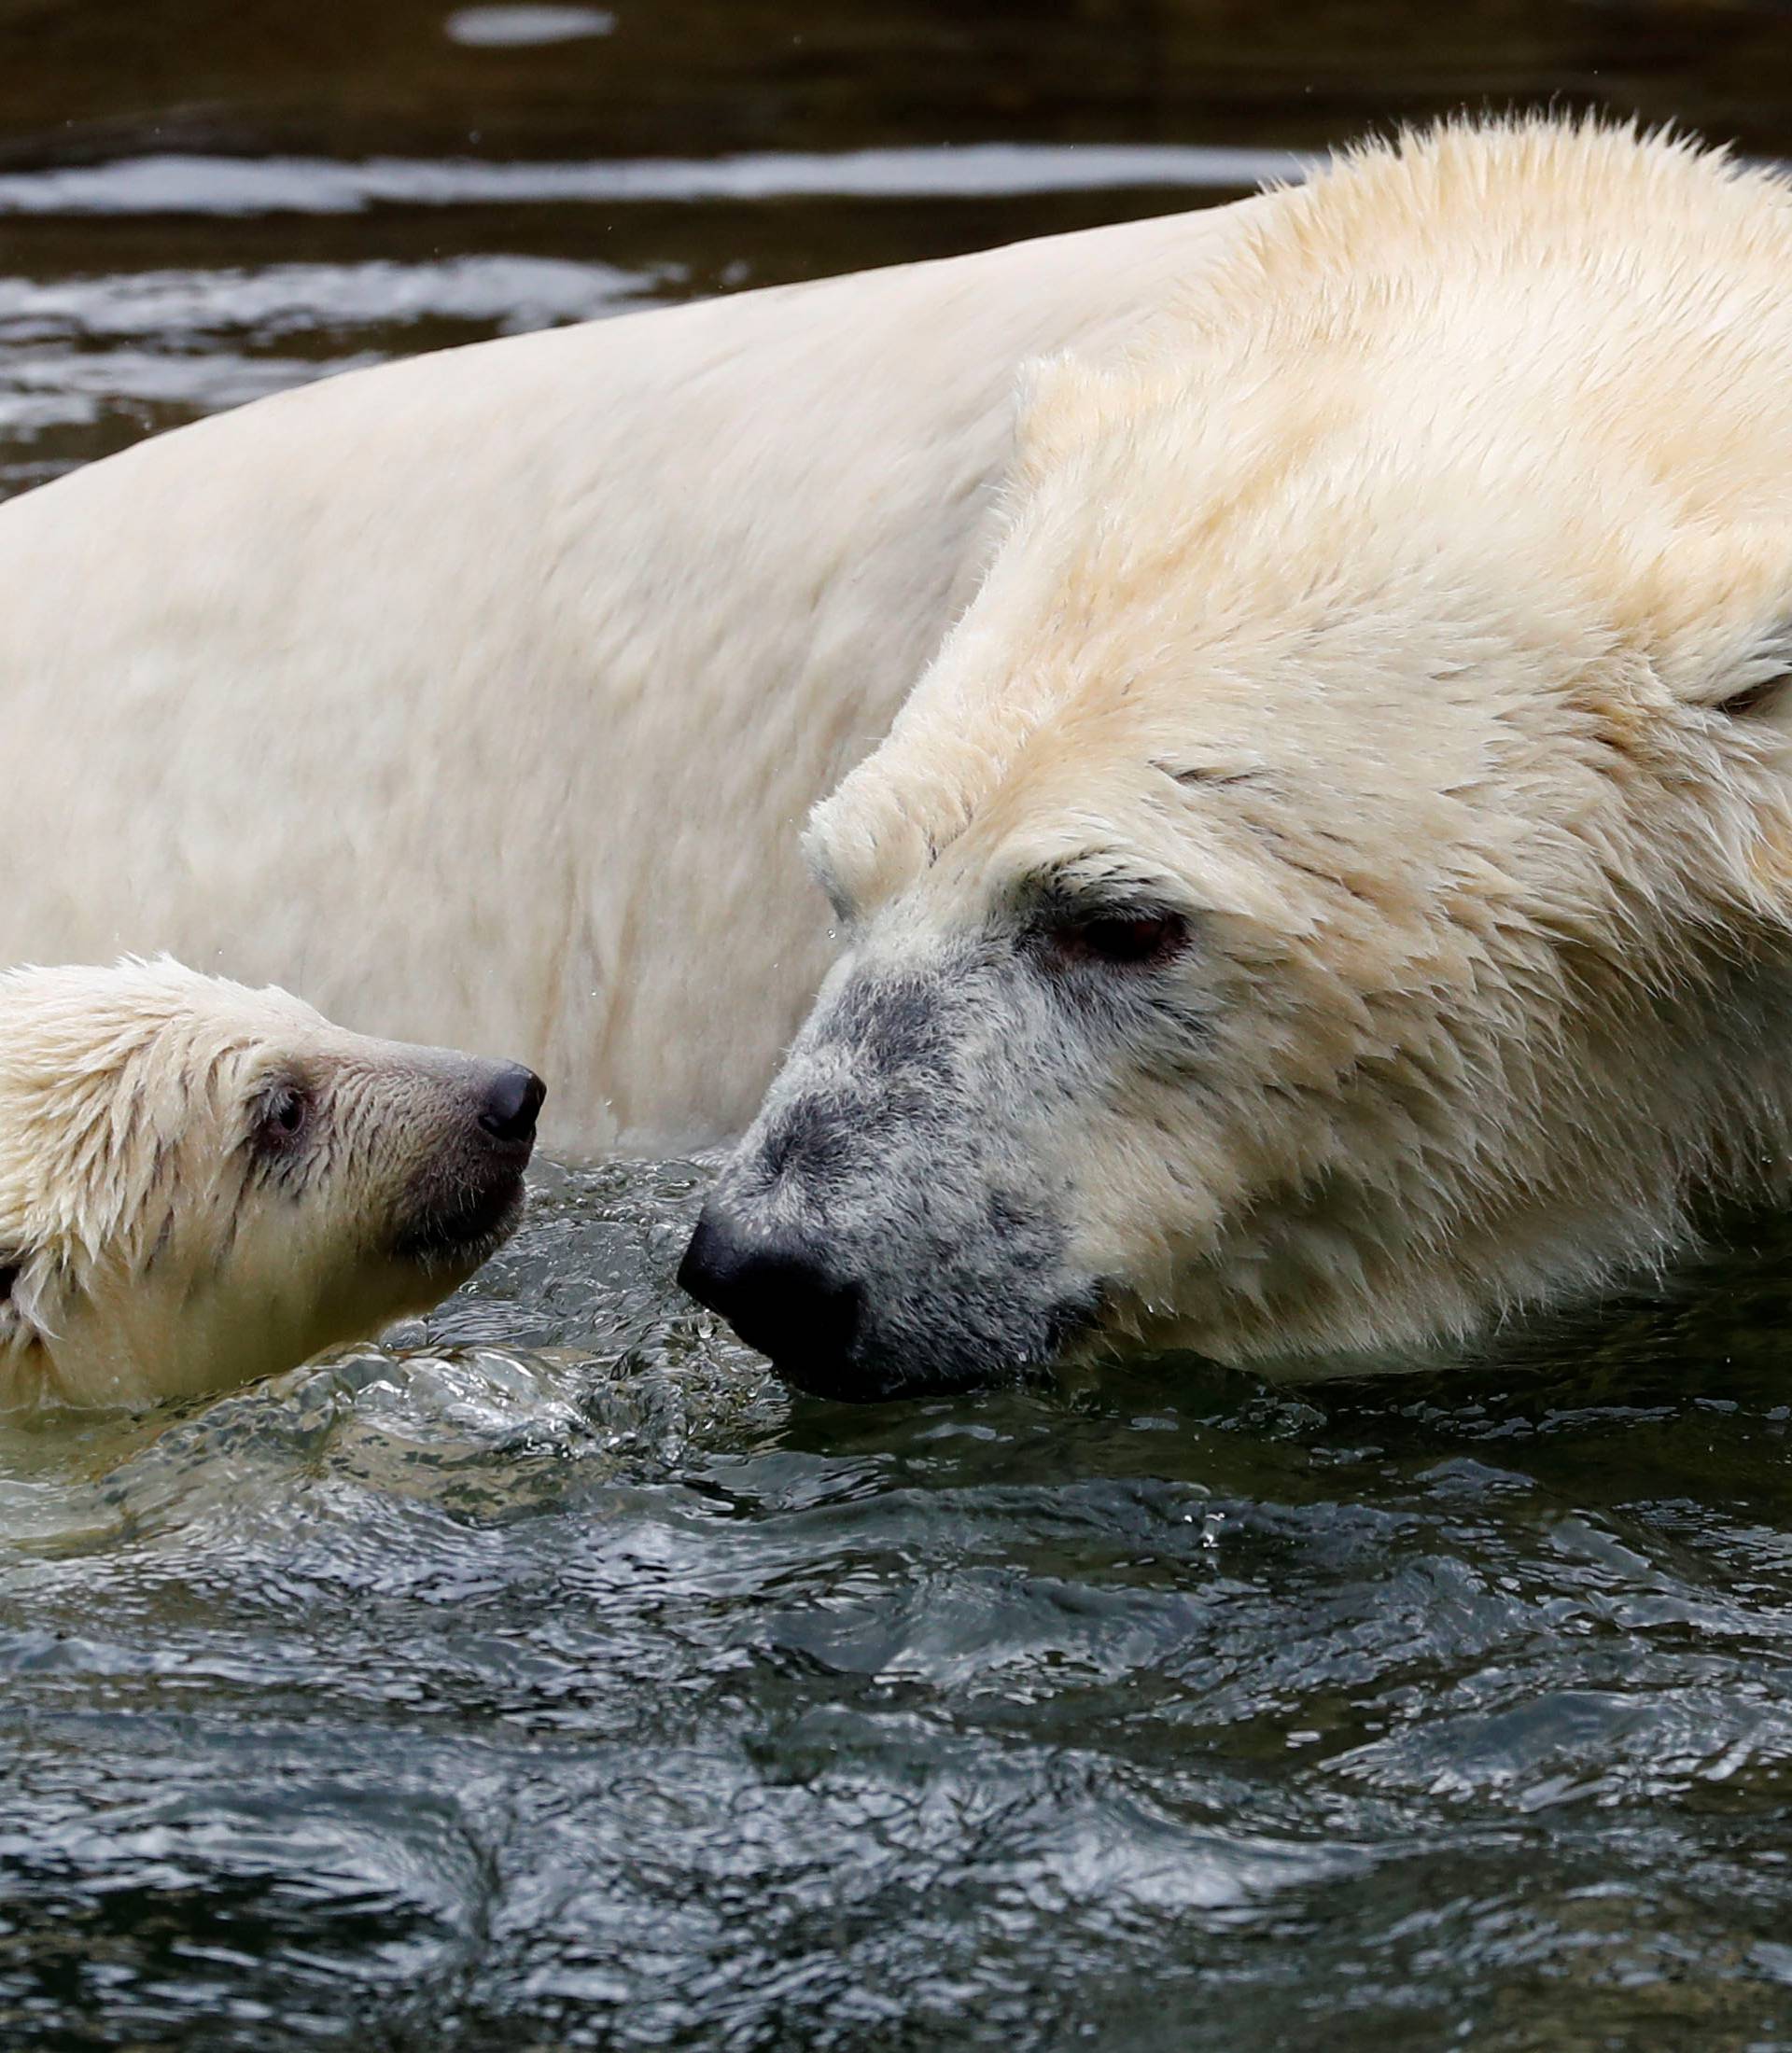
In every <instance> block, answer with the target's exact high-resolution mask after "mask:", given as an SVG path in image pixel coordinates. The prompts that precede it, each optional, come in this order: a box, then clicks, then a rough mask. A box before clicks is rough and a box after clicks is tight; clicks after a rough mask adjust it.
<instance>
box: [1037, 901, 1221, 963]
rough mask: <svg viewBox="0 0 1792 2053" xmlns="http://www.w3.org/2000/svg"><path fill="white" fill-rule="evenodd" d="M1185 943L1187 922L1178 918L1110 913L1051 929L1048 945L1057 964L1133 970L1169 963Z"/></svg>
mask: <svg viewBox="0 0 1792 2053" xmlns="http://www.w3.org/2000/svg"><path fill="white" fill-rule="evenodd" d="M1187 939H1188V922H1187V921H1186V920H1185V919H1183V917H1182V915H1180V914H1177V913H1141V914H1123V913H1113V914H1109V915H1104V916H1103V917H1101V918H1099V919H1084V920H1075V921H1072V922H1069V923H1067V924H1066V925H1064V926H1061V927H1055V928H1054V929H1052V933H1051V945H1052V952H1053V954H1054V955H1055V956H1057V958H1058V960H1059V961H1060V962H1065V963H1071V962H1088V963H1099V964H1101V965H1102V966H1103V967H1104V968H1108V969H1116V970H1119V969H1126V970H1133V969H1150V968H1152V967H1154V966H1155V964H1157V963H1160V962H1167V961H1169V958H1170V957H1171V956H1173V955H1176V954H1177V953H1178V952H1179V951H1180V950H1181V948H1182V947H1183V943H1185V942H1186V941H1187Z"/></svg>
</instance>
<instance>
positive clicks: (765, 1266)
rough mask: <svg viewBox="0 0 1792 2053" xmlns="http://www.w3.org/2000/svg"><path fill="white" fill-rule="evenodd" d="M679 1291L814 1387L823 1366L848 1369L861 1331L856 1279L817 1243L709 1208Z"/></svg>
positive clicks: (682, 1266) (700, 1221) (685, 1264)
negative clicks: (833, 1265)
mask: <svg viewBox="0 0 1792 2053" xmlns="http://www.w3.org/2000/svg"><path fill="white" fill-rule="evenodd" d="M679 1289H680V1290H683V1291H688V1292H690V1294H691V1295H692V1296H693V1297H694V1298H695V1299H696V1301H697V1303H698V1304H699V1305H707V1306H708V1307H709V1309H710V1310H711V1311H712V1312H720V1313H721V1316H722V1317H723V1318H724V1319H725V1320H727V1321H728V1323H729V1324H730V1325H731V1326H732V1327H733V1328H734V1329H735V1332H736V1333H737V1334H739V1335H740V1337H741V1338H742V1339H743V1340H744V1341H745V1342H746V1343H747V1345H748V1346H749V1348H758V1349H759V1351H760V1353H761V1354H764V1355H769V1356H770V1357H771V1359H772V1361H773V1362H774V1363H775V1364H776V1365H777V1367H778V1368H779V1369H781V1370H783V1371H785V1372H786V1373H788V1374H791V1376H792V1377H793V1379H794V1380H795V1381H797V1382H800V1383H802V1384H804V1385H805V1387H808V1388H813V1387H814V1378H815V1377H816V1376H817V1372H818V1371H819V1372H821V1373H822V1374H823V1375H825V1373H826V1371H827V1370H829V1369H833V1370H836V1371H837V1370H838V1369H839V1368H840V1367H842V1366H844V1362H845V1358H846V1356H847V1353H848V1352H849V1351H850V1349H851V1347H852V1343H853V1340H854V1338H855V1337H856V1335H857V1334H858V1331H859V1308H860V1292H859V1288H858V1286H857V1285H856V1284H853V1283H848V1282H844V1281H842V1280H841V1278H838V1277H836V1276H834V1275H833V1274H832V1272H831V1271H830V1270H829V1268H828V1266H827V1264H826V1263H825V1262H824V1261H823V1260H822V1259H821V1258H820V1256H819V1255H818V1254H817V1253H816V1251H815V1250H814V1249H813V1248H811V1247H808V1246H806V1245H805V1244H803V1243H800V1242H798V1241H797V1240H795V1239H794V1238H792V1237H790V1236H781V1235H779V1234H778V1233H777V1232H776V1231H775V1230H773V1231H767V1232H755V1231H753V1230H751V1229H750V1228H749V1227H747V1226H745V1225H744V1224H743V1223H742V1222H740V1221H738V1220H735V1219H733V1218H731V1217H730V1216H729V1215H728V1214H727V1213H726V1212H723V1211H720V1210H718V1209H717V1208H715V1207H713V1206H710V1205H706V1206H705V1207H704V1208H703V1212H702V1215H701V1216H700V1217H699V1219H698V1221H697V1230H696V1232H695V1233H693V1235H692V1236H691V1245H690V1246H689V1247H688V1248H687V1249H686V1250H684V1260H683V1261H682V1262H681V1263H680V1264H679Z"/></svg>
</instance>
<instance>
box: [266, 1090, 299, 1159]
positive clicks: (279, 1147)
mask: <svg viewBox="0 0 1792 2053" xmlns="http://www.w3.org/2000/svg"><path fill="white" fill-rule="evenodd" d="M310 1122H311V1095H310V1093H309V1092H307V1091H302V1090H301V1089H300V1087H299V1086H298V1084H296V1083H282V1084H280V1085H279V1086H278V1087H277V1088H275V1089H274V1090H273V1091H270V1092H269V1094H268V1095H267V1096H266V1097H264V1098H263V1099H262V1101H261V1109H260V1111H259V1115H258V1116H257V1119H256V1122H255V1135H254V1138H255V1142H256V1145H257V1146H258V1147H259V1148H262V1149H265V1150H266V1151H267V1152H269V1153H270V1154H278V1153H283V1152H285V1151H286V1150H287V1149H289V1148H291V1147H293V1146H295V1145H296V1144H297V1142H298V1141H299V1139H300V1138H301V1135H302V1134H303V1133H304V1130H305V1128H306V1126H307V1125H308V1124H310Z"/></svg>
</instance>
